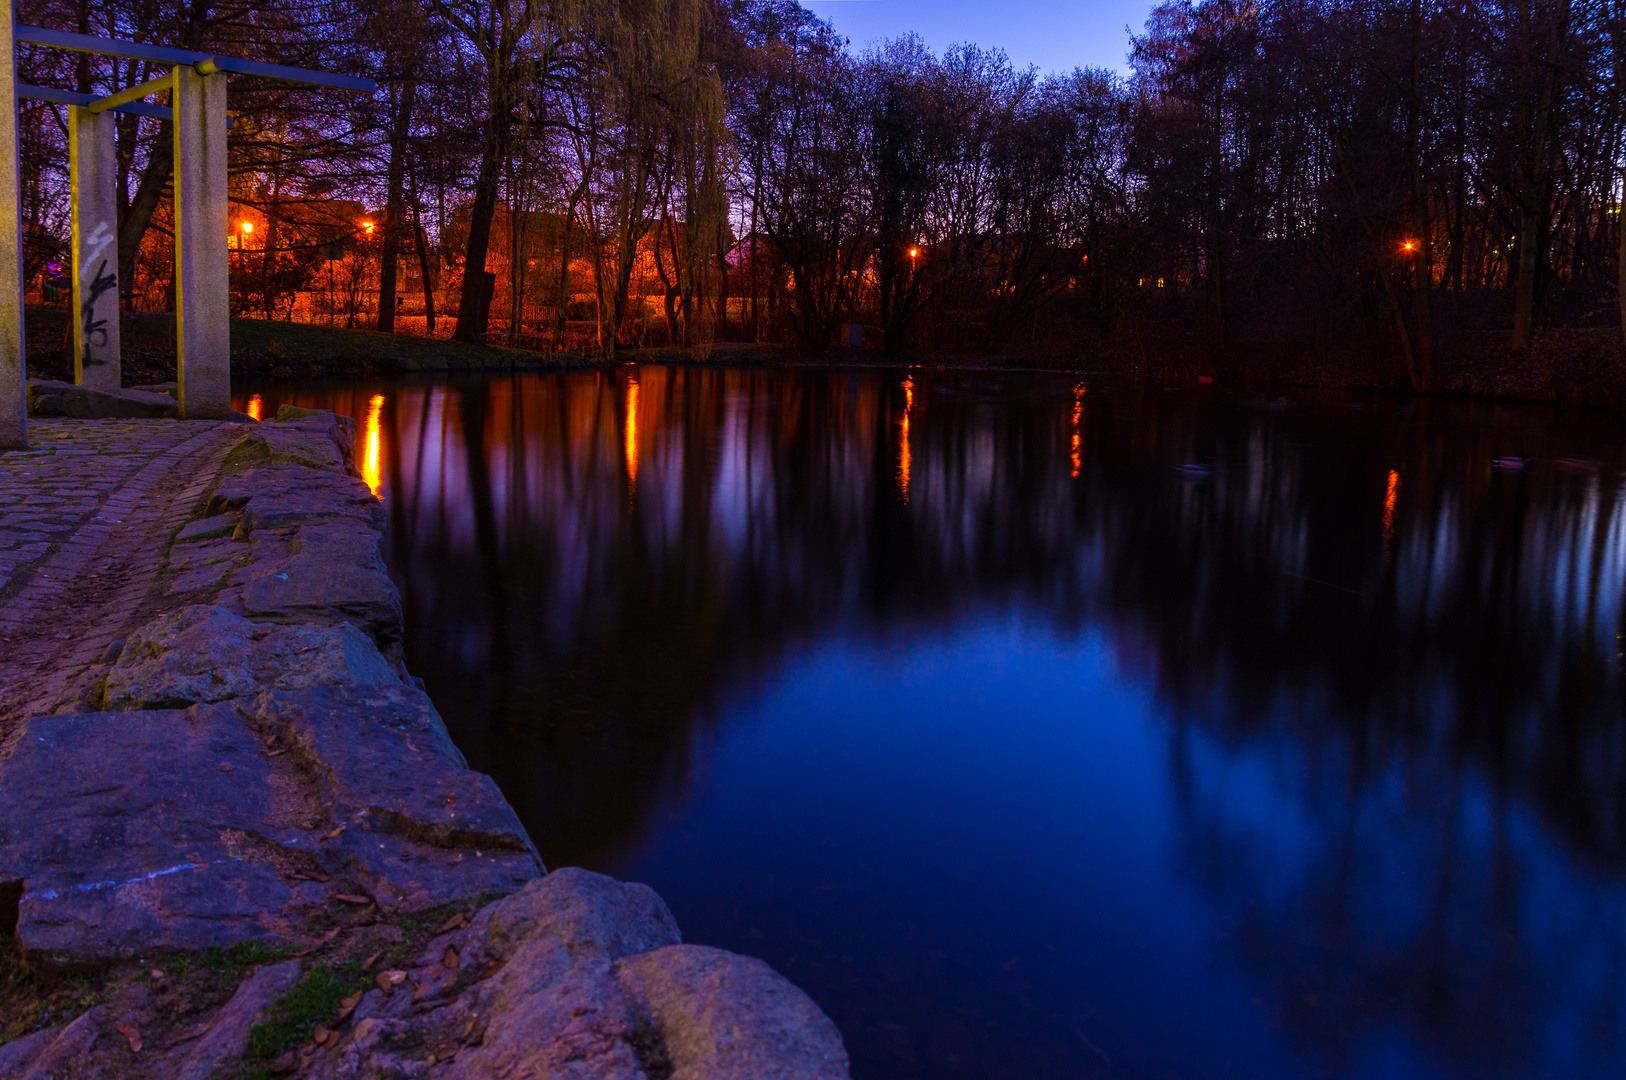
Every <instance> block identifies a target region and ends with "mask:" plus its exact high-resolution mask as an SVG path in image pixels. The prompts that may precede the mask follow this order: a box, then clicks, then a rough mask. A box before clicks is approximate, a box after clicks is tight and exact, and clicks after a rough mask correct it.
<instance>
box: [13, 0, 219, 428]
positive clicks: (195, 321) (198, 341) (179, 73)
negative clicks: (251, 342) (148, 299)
mask: <svg viewBox="0 0 1626 1080" xmlns="http://www.w3.org/2000/svg"><path fill="white" fill-rule="evenodd" d="M0 2H4V0H0ZM172 106H173V109H174V114H175V115H174V121H173V127H174V130H175V343H176V354H177V355H176V373H175V377H176V379H177V381H178V382H179V384H180V386H179V389H178V395H179V398H180V404H181V416H182V417H184V418H185V419H188V420H225V419H227V418H228V417H229V416H230V415H231V323H230V321H229V320H230V314H231V306H230V294H229V291H228V273H229V268H228V266H227V261H226V260H227V255H226V234H227V232H229V231H230V225H229V224H228V222H227V220H226V76H225V75H224V74H218V73H217V74H213V75H199V74H198V73H197V71H196V70H195V69H194V68H191V67H187V66H182V67H177V68H176V69H175V90H174V93H173V94H172Z"/></svg>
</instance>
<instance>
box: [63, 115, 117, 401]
mask: <svg viewBox="0 0 1626 1080" xmlns="http://www.w3.org/2000/svg"><path fill="white" fill-rule="evenodd" d="M113 140H114V127H113V113H111V112H103V113H93V112H91V111H90V110H89V109H86V108H84V107H82V106H77V105H76V106H74V107H73V108H71V109H70V110H69V111H68V175H69V181H70V187H71V189H72V196H71V201H72V204H73V207H72V217H73V311H75V312H77V313H78V317H77V319H76V321H75V322H74V326H73V381H74V382H76V383H78V384H79V385H80V386H88V387H91V388H92V389H95V390H117V389H118V388H119V234H118V220H119V217H118V208H117V203H116V191H117V186H116V185H117V183H118V171H117V170H118V159H117V157H116V148H115V147H114V145H113Z"/></svg>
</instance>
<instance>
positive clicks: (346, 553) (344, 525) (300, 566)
mask: <svg viewBox="0 0 1626 1080" xmlns="http://www.w3.org/2000/svg"><path fill="white" fill-rule="evenodd" d="M381 539H382V536H381V535H380V534H379V533H378V532H377V531H376V530H375V529H373V528H371V527H370V526H367V525H364V524H361V523H359V522H357V521H354V520H339V521H335V522H330V523H327V524H321V525H312V526H307V527H304V528H301V529H297V530H295V531H294V532H293V534H292V535H291V537H290V538H289V539H288V541H287V542H286V544H285V545H284V544H282V543H273V542H269V541H267V542H264V543H262V542H261V540H260V538H259V537H256V539H255V551H254V555H253V558H252V559H251V561H250V563H249V565H248V566H246V567H244V568H242V569H241V570H237V571H235V572H234V573H233V574H232V578H231V582H230V584H229V586H228V588H227V589H226V590H225V591H224V592H222V594H221V596H220V603H221V605H222V606H223V607H227V608H230V609H232V610H234V611H236V612H237V613H238V614H241V615H243V616H244V617H246V618H249V619H253V620H256V621H262V622H282V623H311V622H316V623H338V622H348V623H350V624H352V625H353V626H355V627H357V628H358V629H360V630H361V631H362V632H363V633H365V634H367V635H368V636H369V637H371V638H372V639H373V641H375V642H376V643H377V644H378V647H379V648H380V649H381V650H383V651H384V653H385V655H387V656H390V657H392V658H395V657H396V656H397V655H398V653H399V651H400V642H401V635H402V626H401V594H400V593H399V592H398V591H397V590H396V588H395V583H394V582H393V581H391V580H390V576H389V574H388V573H386V572H385V570H384V560H383V556H382V555H381V554H380V552H379V542H380V540H381Z"/></svg>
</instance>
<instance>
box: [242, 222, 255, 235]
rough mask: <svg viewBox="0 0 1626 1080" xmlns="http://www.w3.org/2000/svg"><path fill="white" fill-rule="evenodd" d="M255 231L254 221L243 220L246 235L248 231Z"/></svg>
mask: <svg viewBox="0 0 1626 1080" xmlns="http://www.w3.org/2000/svg"><path fill="white" fill-rule="evenodd" d="M253 231H254V223H253V222H252V221H245V222H243V232H244V234H245V235H246V234H248V233H251V232H253Z"/></svg>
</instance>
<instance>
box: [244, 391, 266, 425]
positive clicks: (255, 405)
mask: <svg viewBox="0 0 1626 1080" xmlns="http://www.w3.org/2000/svg"><path fill="white" fill-rule="evenodd" d="M264 408H265V402H263V401H261V400H260V395H258V394H255V395H254V396H253V397H251V398H249V399H248V414H249V415H250V416H252V417H253V418H254V419H256V420H258V419H259V418H260V411H261V410H262V409H264Z"/></svg>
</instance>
